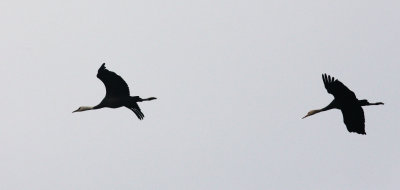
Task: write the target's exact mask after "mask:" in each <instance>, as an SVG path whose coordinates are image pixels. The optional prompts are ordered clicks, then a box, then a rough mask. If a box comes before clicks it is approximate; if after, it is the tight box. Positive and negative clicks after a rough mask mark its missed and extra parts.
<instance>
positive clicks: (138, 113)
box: [127, 103, 144, 120]
mask: <svg viewBox="0 0 400 190" xmlns="http://www.w3.org/2000/svg"><path fill="white" fill-rule="evenodd" d="M127 108H128V109H130V110H132V111H133V113H135V115H136V116H137V117H138V118H139V119H140V120H142V119H143V118H144V114H143V113H142V110H140V107H139V105H138V104H137V103H131V104H130V105H129V107H127Z"/></svg>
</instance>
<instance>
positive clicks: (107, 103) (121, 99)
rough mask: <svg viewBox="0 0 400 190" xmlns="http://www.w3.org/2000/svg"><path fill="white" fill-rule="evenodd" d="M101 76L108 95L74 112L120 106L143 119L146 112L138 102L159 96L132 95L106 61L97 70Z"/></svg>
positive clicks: (98, 76) (99, 76) (98, 75)
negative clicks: (107, 66) (93, 104)
mask: <svg viewBox="0 0 400 190" xmlns="http://www.w3.org/2000/svg"><path fill="white" fill-rule="evenodd" d="M97 78H99V79H100V80H101V81H102V82H103V84H104V86H105V87H106V96H105V97H104V98H103V100H102V101H101V102H100V103H99V104H98V105H97V106H93V107H92V106H81V107H79V108H78V109H77V110H75V111H73V112H72V113H74V112H82V111H87V110H95V109H100V108H105V107H107V108H119V107H122V106H124V107H126V108H128V109H130V110H131V111H133V113H135V115H136V116H137V117H138V118H139V119H140V120H142V119H143V118H144V114H143V113H142V111H141V109H140V107H139V105H138V104H137V103H138V102H143V101H150V100H155V99H157V98H155V97H150V98H144V99H143V98H140V97H139V96H130V92H129V87H128V85H127V84H126V82H125V81H124V79H122V78H121V77H120V76H119V75H117V74H115V73H114V72H112V71H109V70H107V69H106V66H105V63H103V64H102V65H101V67H100V68H99V70H98V72H97Z"/></svg>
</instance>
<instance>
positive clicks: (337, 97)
mask: <svg viewBox="0 0 400 190" xmlns="http://www.w3.org/2000/svg"><path fill="white" fill-rule="evenodd" d="M322 80H323V81H324V85H325V88H326V90H327V91H328V93H329V94H332V95H333V97H334V99H333V101H332V102H331V103H330V104H329V105H328V106H326V107H324V108H322V109H317V110H311V111H309V112H308V113H307V115H306V116H304V117H303V119H304V118H306V117H308V116H311V115H314V114H316V113H319V112H322V111H327V110H330V109H334V108H336V109H340V111H342V115H343V121H344V124H346V127H347V130H348V131H349V132H355V133H358V134H364V135H365V134H366V133H365V118H364V111H363V109H362V107H361V106H371V105H383V103H382V102H377V103H369V102H368V100H358V99H357V98H356V95H355V94H354V92H352V91H351V90H350V89H348V88H347V87H346V86H345V85H344V84H343V83H342V82H340V81H339V80H337V79H335V78H334V77H331V76H329V75H327V74H323V75H322Z"/></svg>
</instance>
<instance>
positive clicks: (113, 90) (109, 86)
mask: <svg viewBox="0 0 400 190" xmlns="http://www.w3.org/2000/svg"><path fill="white" fill-rule="evenodd" d="M97 78H99V79H100V80H101V81H102V82H103V83H104V86H105V87H106V97H121V96H129V87H128V85H127V84H126V82H125V81H124V79H122V78H121V77H120V76H119V75H117V74H115V73H114V72H112V71H109V70H107V69H106V67H105V63H103V64H102V65H101V67H100V68H99V70H98V72H97Z"/></svg>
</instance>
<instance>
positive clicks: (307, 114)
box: [301, 114, 311, 119]
mask: <svg viewBox="0 0 400 190" xmlns="http://www.w3.org/2000/svg"><path fill="white" fill-rule="evenodd" d="M310 115H311V114H307V115H306V116H304V117H302V118H301V119H304V118H306V117H308V116H310Z"/></svg>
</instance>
